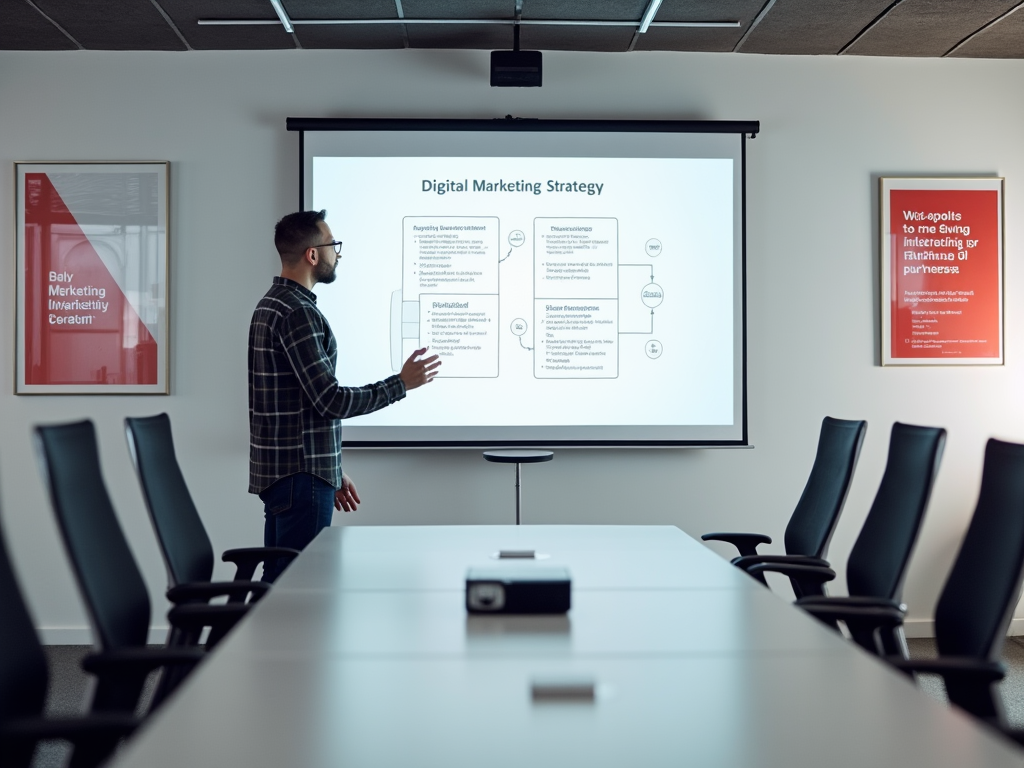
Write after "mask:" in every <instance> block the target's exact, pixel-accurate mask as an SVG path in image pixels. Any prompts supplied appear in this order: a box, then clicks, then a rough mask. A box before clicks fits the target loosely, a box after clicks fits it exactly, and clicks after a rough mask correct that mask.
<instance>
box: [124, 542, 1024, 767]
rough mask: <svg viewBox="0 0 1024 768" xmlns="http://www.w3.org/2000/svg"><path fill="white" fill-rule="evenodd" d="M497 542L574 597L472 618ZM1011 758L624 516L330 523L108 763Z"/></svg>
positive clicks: (943, 762) (740, 580) (995, 741)
mask: <svg viewBox="0 0 1024 768" xmlns="http://www.w3.org/2000/svg"><path fill="white" fill-rule="evenodd" d="M502 550H534V551H535V552H536V553H537V554H538V556H539V558H541V559H539V560H536V561H522V562H519V561H517V562H516V563H510V565H511V566H512V567H519V568H535V567H537V566H538V565H543V566H548V565H557V566H564V567H566V568H568V569H569V571H570V572H571V575H572V580H573V583H572V609H571V610H570V612H569V613H568V614H567V615H560V616H501V615H469V614H467V612H466V609H465V602H464V591H465V576H466V571H467V569H468V568H469V567H471V566H494V565H496V560H495V558H496V557H497V555H498V553H499V552H501V551H502ZM505 562H507V561H502V563H503V564H504V563H505ZM552 680H554V681H570V682H573V683H575V684H580V683H581V681H582V683H586V684H588V685H589V684H593V696H592V697H589V698H588V697H583V698H578V699H577V698H567V699H553V700H549V699H546V698H537V697H535V696H534V695H532V693H531V691H532V690H533V688H532V686H533V685H534V684H538V683H540V684H543V683H544V682H545V681H552ZM1022 763H1024V751H1021V750H1019V749H1018V748H1017V747H1016V746H1015V745H1013V744H1011V743H1010V742H1009V741H1007V740H1005V739H1003V738H1002V737H1001V736H999V735H998V734H996V733H995V732H993V731H991V730H989V729H988V728H986V727H984V726H981V725H979V724H978V723H977V722H975V721H974V720H973V719H972V718H970V717H969V716H967V715H966V714H964V713H962V712H959V711H957V710H954V709H950V708H949V707H946V706H944V705H943V704H941V703H939V702H936V701H934V700H932V699H931V698H929V697H928V696H927V695H926V694H924V693H923V692H921V691H919V690H918V689H917V688H915V686H914V685H913V682H912V681H911V680H910V679H909V678H906V677H904V676H902V675H900V674H898V673H896V672H894V671H892V670H891V669H889V668H888V667H887V666H886V665H885V664H883V663H882V662H881V661H879V660H878V659H875V658H873V657H872V656H870V655H869V654H867V653H864V652H863V651H862V650H860V649H859V648H857V647H856V646H854V645H852V644H851V643H849V642H847V641H846V640H844V639H843V638H842V637H840V636H839V635H838V634H837V633H835V632H833V631H831V630H829V629H828V628H827V627H825V626H824V625H821V624H819V623H818V622H817V621H815V620H814V619H812V618H811V617H809V616H807V615H806V614H805V613H803V612H802V611H800V610H799V609H797V608H795V607H794V606H792V605H791V604H789V603H788V602H787V601H786V600H784V599H783V598H781V597H779V596H778V595H776V594H773V593H772V592H771V591H770V590H767V589H765V588H764V587H763V586H762V585H760V584H758V583H757V582H755V581H754V580H753V579H751V578H749V577H748V576H746V575H745V574H743V573H742V572H740V571H739V570H738V569H736V568H734V567H733V566H731V565H730V564H729V563H728V562H727V561H726V560H724V559H722V558H721V557H719V556H718V555H716V554H715V553H713V552H711V551H710V550H709V549H707V548H706V547H704V546H703V545H701V544H699V543H698V542H696V541H695V540H693V539H692V538H690V537H689V536H688V535H686V534H685V533H683V532H682V531H680V530H679V529H677V528H674V527H671V526H629V525H623V526H518V527H517V526H417V527H361V526H360V527H332V528H327V529H325V530H324V531H323V532H322V533H321V534H320V535H319V536H318V537H317V538H316V539H315V540H314V541H313V543H312V544H311V545H310V546H309V547H308V548H307V549H306V551H305V552H303V554H302V555H301V556H300V557H299V558H298V559H297V560H295V562H294V563H293V564H292V565H291V567H290V568H289V569H288V570H287V571H285V573H284V574H283V575H282V576H281V578H280V579H279V580H278V583H277V584H276V585H275V586H274V588H273V589H272V590H271V591H270V593H269V594H268V595H267V596H266V597H265V598H264V599H263V600H262V601H261V602H260V603H259V604H258V605H256V606H255V608H254V610H253V611H252V612H251V613H250V614H249V615H248V616H247V617H246V618H245V620H244V621H243V622H241V623H240V624H239V626H238V627H237V628H236V629H235V630H234V631H233V632H232V633H231V634H230V635H229V636H228V637H227V638H226V639H225V640H224V641H223V642H222V643H221V644H220V645H219V646H218V647H217V648H216V649H215V650H214V651H212V652H211V654H210V656H209V658H208V659H206V660H205V661H204V662H203V663H202V664H201V665H200V666H199V668H198V669H197V670H196V671H195V673H194V674H193V675H192V676H191V677H190V678H189V679H188V680H187V681H186V682H185V683H184V684H183V685H182V686H181V688H180V689H179V690H178V691H177V692H176V693H175V695H174V696H173V697H172V698H171V699H169V700H168V701H167V702H166V704H165V705H164V707H163V708H162V709H161V710H160V711H159V712H157V713H155V714H154V715H153V717H152V718H151V719H150V720H149V722H148V723H147V724H146V725H145V726H144V727H143V728H142V729H141V731H140V732H139V733H138V734H137V735H136V736H135V737H134V738H133V739H132V740H131V741H130V742H129V743H128V744H127V745H126V746H125V747H124V748H123V749H122V750H121V751H120V752H119V753H118V755H117V757H116V759H115V760H114V761H113V763H112V765H114V766H116V768H135V767H138V768H164V766H166V767H167V768H171V767H172V766H173V768H180V767H181V766H218V767H219V768H233V767H237V768H262V767H264V766H266V767H267V768H270V767H274V768H284V767H285V766H288V767H293V766H294V767H295V768H303V767H307V768H327V767H328V766H330V767H331V768H336V767H339V766H341V767H346V766H353V767H355V766H359V767H362V766H374V767H384V768H389V767H391V766H395V767H396V768H397V767H401V768H413V767H414V766H438V767H439V768H440V767H441V766H444V768H456V767H458V766H467V767H469V766H473V767H474V768H475V767H478V766H517V767H520V768H521V767H522V766H559V767H560V768H564V767H565V766H588V767H589V766H680V765H692V766H700V767H701V768H710V767H713V766H778V767H779V768H782V767H783V766H785V768H801V767H802V766H807V767H808V768H809V767H810V766H815V767H817V766H821V765H829V766H856V767H857V768H864V766H888V765H892V766H918V765H920V766H928V767H929V768H938V767H939V766H957V767H958V768H961V767H962V766H968V765H969V766H1003V765H1014V766H1020V765H1021V764H1022Z"/></svg>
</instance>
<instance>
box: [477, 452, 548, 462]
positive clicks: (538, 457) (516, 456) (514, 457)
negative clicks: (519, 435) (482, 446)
mask: <svg viewBox="0 0 1024 768" xmlns="http://www.w3.org/2000/svg"><path fill="white" fill-rule="evenodd" d="M484 458H485V459H487V461H496V462H498V463H499V464H537V463H538V462H541V461H551V460H552V459H553V458H555V454H554V453H552V452H551V451H484Z"/></svg>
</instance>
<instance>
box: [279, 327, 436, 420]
mask: <svg viewBox="0 0 1024 768" xmlns="http://www.w3.org/2000/svg"><path fill="white" fill-rule="evenodd" d="M316 319H317V318H315V317H314V316H313V315H312V313H311V312H310V311H309V310H306V309H296V310H295V311H293V312H292V313H291V314H289V315H288V317H286V318H282V320H281V343H282V347H283V349H284V352H285V355H287V357H288V361H289V363H290V364H291V367H292V371H294V373H295V376H296V377H297V378H298V380H299V385H300V386H301V387H302V390H303V392H305V393H306V396H307V397H308V398H309V399H310V401H311V402H312V403H313V407H314V408H315V409H316V410H317V412H318V413H319V414H320V415H321V416H323V417H325V418H332V419H346V418H349V417H352V416H361V415H363V414H366V413H373V412H374V411H377V410H380V409H381V408H383V407H385V406H387V405H390V404H391V403H393V402H395V401H396V400H401V399H402V398H403V397H405V392H406V385H405V382H404V381H403V380H402V378H401V376H389V377H388V378H386V379H384V380H383V381H378V382H377V383H375V384H367V385H366V386H364V387H343V386H341V385H340V384H338V380H337V378H335V375H334V367H333V366H332V365H331V361H330V358H329V357H328V356H327V352H326V350H324V348H323V345H322V344H321V342H320V333H319V332H318V331H317V328H316V325H315V324H314V323H315V321H316ZM402 370H403V372H404V371H405V369H404V368H403V369H402ZM416 386H419V385H418V384H417V385H416Z"/></svg>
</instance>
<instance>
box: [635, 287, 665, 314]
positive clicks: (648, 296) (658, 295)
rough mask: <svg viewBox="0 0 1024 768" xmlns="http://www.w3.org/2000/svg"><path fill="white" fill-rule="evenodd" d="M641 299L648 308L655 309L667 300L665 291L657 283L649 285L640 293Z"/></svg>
mask: <svg viewBox="0 0 1024 768" xmlns="http://www.w3.org/2000/svg"><path fill="white" fill-rule="evenodd" d="M640 299H641V300H642V301H643V303H644V304H645V305H646V306H648V307H650V308H651V309H654V308H655V307H656V306H658V305H659V304H661V302H663V301H664V300H665V291H663V290H662V288H661V286H660V285H658V284H657V283H648V284H647V285H645V286H644V289H643V290H642V291H640Z"/></svg>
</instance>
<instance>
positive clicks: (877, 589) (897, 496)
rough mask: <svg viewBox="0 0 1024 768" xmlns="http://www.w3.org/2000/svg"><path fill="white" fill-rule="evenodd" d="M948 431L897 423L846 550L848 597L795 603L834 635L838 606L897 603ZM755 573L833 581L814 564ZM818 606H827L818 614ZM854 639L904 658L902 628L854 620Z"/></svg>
mask: <svg viewBox="0 0 1024 768" xmlns="http://www.w3.org/2000/svg"><path fill="white" fill-rule="evenodd" d="M945 442H946V430H944V429H941V428H937V427H915V426H912V425H910V424H900V423H899V422H896V423H895V424H893V425H892V432H891V433H890V437H889V457H888V459H887V461H886V464H885V472H884V473H883V475H882V482H881V484H880V485H879V487H878V493H876V494H875V500H874V502H873V503H872V504H871V509H870V510H869V511H868V516H867V518H866V519H865V520H864V525H863V527H862V528H861V530H860V533H859V534H858V536H857V540H856V541H855V542H854V544H853V549H852V550H850V558H849V560H848V561H847V564H846V584H847V587H848V591H849V595H850V596H849V597H826V596H824V595H811V596H805V597H802V598H800V599H798V600H797V601H796V604H797V605H798V606H800V607H801V608H804V609H805V610H807V611H808V612H809V613H811V614H812V615H813V616H815V617H817V618H818V619H820V620H821V621H823V622H824V623H825V624H828V625H829V626H831V627H832V628H833V629H836V630H837V631H838V629H839V626H838V624H837V623H836V621H835V616H836V614H835V611H838V610H840V609H839V608H838V606H856V605H875V604H877V603H878V602H879V601H881V604H883V605H895V606H898V605H899V600H900V595H901V592H902V590H903V580H904V578H905V576H906V573H907V563H908V562H909V560H910V554H911V552H912V551H913V548H914V543H915V542H916V541H917V534H918V532H919V531H920V530H921V521H922V520H923V519H924V512H925V509H926V508H927V506H928V499H929V498H930V496H931V491H932V486H933V485H934V483H935V476H936V475H937V474H938V470H939V462H940V460H941V458H942V449H943V447H944V445H945ZM753 570H756V571H758V572H761V573H763V572H766V571H778V572H780V573H784V574H785V575H787V576H790V577H791V578H792V577H793V576H794V571H795V572H796V573H797V574H799V576H800V578H803V579H805V580H812V579H815V578H817V579H821V580H822V582H821V583H824V582H825V581H827V580H831V579H832V578H834V577H835V573H834V572H833V571H832V570H831V569H823V568H820V567H818V566H814V565H785V564H773V563H766V564H763V565H757V566H754V567H753ZM822 606H831V608H829V609H827V610H822V609H821V608H822ZM847 629H849V630H850V634H851V635H852V637H853V639H854V640H856V641H857V643H859V644H860V645H862V646H864V647H865V648H870V649H871V650H872V651H874V652H875V653H881V654H885V655H898V656H901V657H906V655H907V642H906V638H905V637H904V635H903V629H902V625H900V626H898V627H896V626H893V627H890V628H889V629H888V630H885V631H881V630H879V629H878V628H877V627H869V628H867V629H865V628H864V627H862V626H861V625H860V624H858V623H857V622H856V621H851V622H848V623H847Z"/></svg>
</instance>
